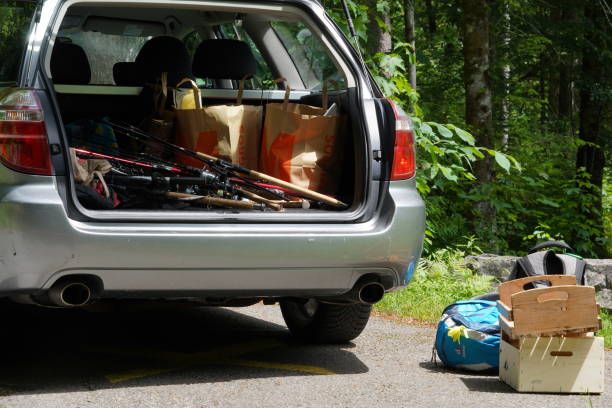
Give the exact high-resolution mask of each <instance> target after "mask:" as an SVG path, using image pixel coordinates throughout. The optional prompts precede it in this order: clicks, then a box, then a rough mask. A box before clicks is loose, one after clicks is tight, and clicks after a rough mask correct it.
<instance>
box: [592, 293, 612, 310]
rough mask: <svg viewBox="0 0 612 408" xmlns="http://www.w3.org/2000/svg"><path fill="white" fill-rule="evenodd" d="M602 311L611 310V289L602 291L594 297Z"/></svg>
mask: <svg viewBox="0 0 612 408" xmlns="http://www.w3.org/2000/svg"><path fill="white" fill-rule="evenodd" d="M595 297H596V298H597V303H598V304H599V306H600V307H601V308H602V309H608V310H612V289H602V290H600V291H599V292H597V294H596V295H595Z"/></svg>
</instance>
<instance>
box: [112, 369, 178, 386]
mask: <svg viewBox="0 0 612 408" xmlns="http://www.w3.org/2000/svg"><path fill="white" fill-rule="evenodd" d="M174 370H176V368H159V369H149V370H147V369H144V370H131V371H126V372H125V373H121V374H109V375H105V376H104V377H106V379H107V380H108V381H109V382H110V383H112V384H117V383H120V382H124V381H129V380H135V379H137V378H143V377H149V376H152V375H159V374H163V373H167V372H170V371H174Z"/></svg>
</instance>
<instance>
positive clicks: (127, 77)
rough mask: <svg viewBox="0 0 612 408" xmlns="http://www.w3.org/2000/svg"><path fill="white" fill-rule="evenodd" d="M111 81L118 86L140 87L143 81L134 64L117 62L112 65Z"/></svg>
mask: <svg viewBox="0 0 612 408" xmlns="http://www.w3.org/2000/svg"><path fill="white" fill-rule="evenodd" d="M113 79H114V80H115V84H117V85H119V86H142V84H143V80H142V75H141V74H140V71H139V70H138V65H136V63H135V62H118V63H116V64H115V65H113Z"/></svg>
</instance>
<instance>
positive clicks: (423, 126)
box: [421, 123, 433, 135]
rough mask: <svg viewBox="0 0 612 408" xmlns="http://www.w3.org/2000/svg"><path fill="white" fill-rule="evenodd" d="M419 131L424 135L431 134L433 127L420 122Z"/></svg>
mask: <svg viewBox="0 0 612 408" xmlns="http://www.w3.org/2000/svg"><path fill="white" fill-rule="evenodd" d="M421 133H423V134H424V135H431V134H432V133H433V129H432V128H431V126H429V125H428V124H427V123H422V124H421Z"/></svg>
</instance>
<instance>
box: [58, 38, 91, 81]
mask: <svg viewBox="0 0 612 408" xmlns="http://www.w3.org/2000/svg"><path fill="white" fill-rule="evenodd" d="M51 77H52V78H53V82H55V83H56V84H71V85H86V84H88V83H89V81H91V68H90V67H89V60H88V59H87V55H86V54H85V51H83V49H82V48H81V47H79V46H78V45H76V44H72V43H65V42H56V43H55V45H54V46H53V52H52V53H51Z"/></svg>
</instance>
